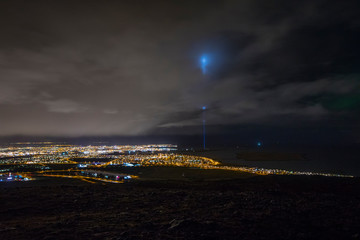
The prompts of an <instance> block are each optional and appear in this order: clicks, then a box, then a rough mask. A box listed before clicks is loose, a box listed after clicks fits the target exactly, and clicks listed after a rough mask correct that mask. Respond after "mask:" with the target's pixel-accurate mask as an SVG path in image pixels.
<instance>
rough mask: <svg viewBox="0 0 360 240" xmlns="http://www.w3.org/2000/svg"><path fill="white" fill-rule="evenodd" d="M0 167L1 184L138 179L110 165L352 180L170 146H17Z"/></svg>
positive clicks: (2, 154)
mask: <svg viewBox="0 0 360 240" xmlns="http://www.w3.org/2000/svg"><path fill="white" fill-rule="evenodd" d="M0 164H1V175H0V181H29V180H34V179H36V177H39V176H41V177H66V178H74V179H80V180H83V181H87V182H93V181H94V180H97V181H102V182H109V183H119V182H121V183H123V182H124V181H126V180H130V179H136V178H138V176H134V175H133V176H130V175H126V174H120V173H109V172H106V168H107V167H110V166H121V167H186V168H198V169H208V170H210V169H212V170H214V169H216V170H225V171H237V172H246V173H251V174H257V175H308V176H326V177H353V176H351V175H342V174H330V173H317V172H302V171H289V170H281V169H265V168H257V167H245V166H227V165H224V164H222V163H220V162H217V161H214V160H213V159H210V158H207V157H202V156H192V155H189V154H184V153H180V152H177V146H176V145H172V144H152V145H113V146H108V145H101V146H97V145H88V146H77V145H67V144H55V143H17V144H12V145H11V146H9V147H3V148H1V149H0ZM56 165H57V166H61V165H65V166H64V167H65V169H62V170H59V169H53V168H54V167H53V166H56ZM27 166H32V171H31V172H16V169H17V167H27ZM85 169H87V170H85Z"/></svg>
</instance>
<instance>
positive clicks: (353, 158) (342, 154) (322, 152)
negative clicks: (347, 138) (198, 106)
mask: <svg viewBox="0 0 360 240" xmlns="http://www.w3.org/2000/svg"><path fill="white" fill-rule="evenodd" d="M241 151H266V152H279V153H280V152H282V153H284V152H286V153H296V154H300V155H301V156H303V157H304V160H292V159H289V160H288V161H284V160H281V161H276V160H274V161H268V160H266V161H246V160H241V159H238V158H237V156H236V154H237V153H238V152H241ZM204 155H206V156H209V157H212V158H214V159H215V160H220V161H221V162H223V163H224V164H236V165H244V166H249V167H261V168H272V169H273V168H276V169H284V170H289V171H310V172H321V173H338V174H346V175H353V176H358V177H360V154H359V150H358V149H357V148H354V147H291V148H289V147H287V148H274V147H272V148H264V149H241V148H240V149H237V148H231V149H214V150H210V151H208V152H204Z"/></svg>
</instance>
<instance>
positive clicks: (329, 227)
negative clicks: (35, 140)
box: [0, 176, 360, 239]
mask: <svg viewBox="0 0 360 240" xmlns="http://www.w3.org/2000/svg"><path fill="white" fill-rule="evenodd" d="M0 194H1V195H0V203H1V204H0V239H360V227H359V226H360V183H359V180H358V179H339V178H323V177H295V176H283V177H281V176H270V177H252V178H248V179H239V180H231V181H217V182H215V181H214V182H204V181H203V182H201V181H196V182H186V181H183V182H180V181H179V182H174V181H173V182H170V181H161V182H159V181H147V182H140V181H139V182H132V183H127V184H106V185H103V184H101V183H99V184H90V183H85V182H80V181H76V180H66V179H50V180H41V181H33V182H27V183H10V184H0Z"/></svg>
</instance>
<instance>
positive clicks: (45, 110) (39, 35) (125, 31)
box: [0, 0, 360, 144]
mask: <svg viewBox="0 0 360 240" xmlns="http://www.w3.org/2000/svg"><path fill="white" fill-rule="evenodd" d="M359 9H360V2H359V1H358V0H354V1H351V0H346V1H339V0H330V1H329V0H324V1H320V0H311V1H307V0H304V1H289V0H284V1H274V0H234V1H198V0H196V1H194V0H192V1H170V0H164V1H151V0H146V1H135V0H132V1H90V0H86V1H75V0H74V1H36V0H32V1H16V0H2V1H1V2H0V31H1V33H0V113H1V115H0V136H10V135H29V136H65V137H75V136H109V135H119V136H144V135H147V136H151V135H170V136H176V135H194V134H201V132H202V128H201V124H202V119H201V118H202V107H203V106H206V107H207V110H206V118H207V125H208V133H209V135H221V136H223V138H226V136H232V137H233V138H237V137H239V138H241V139H245V140H248V141H256V140H257V139H259V140H261V141H265V142H266V141H269V142H273V143H275V142H279V141H282V142H284V141H285V142H286V141H293V142H296V141H299V142H308V141H314V142H318V143H322V142H329V143H346V144H359V143H360V111H359V110H360V47H359V44H360V14H359ZM203 56H205V57H206V58H207V63H208V65H207V68H206V74H203V71H202V70H203V69H202V68H201V57H203ZM234 136H235V137H234Z"/></svg>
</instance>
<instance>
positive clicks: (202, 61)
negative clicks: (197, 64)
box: [201, 56, 209, 75]
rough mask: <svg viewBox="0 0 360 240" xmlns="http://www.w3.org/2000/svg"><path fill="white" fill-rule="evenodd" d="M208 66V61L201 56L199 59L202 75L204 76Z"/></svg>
mask: <svg viewBox="0 0 360 240" xmlns="http://www.w3.org/2000/svg"><path fill="white" fill-rule="evenodd" d="M208 64H209V60H208V59H207V57H206V56H202V57H201V70H202V73H203V74H204V75H205V74H206V67H207V65H208Z"/></svg>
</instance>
